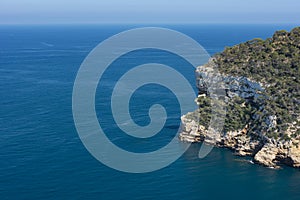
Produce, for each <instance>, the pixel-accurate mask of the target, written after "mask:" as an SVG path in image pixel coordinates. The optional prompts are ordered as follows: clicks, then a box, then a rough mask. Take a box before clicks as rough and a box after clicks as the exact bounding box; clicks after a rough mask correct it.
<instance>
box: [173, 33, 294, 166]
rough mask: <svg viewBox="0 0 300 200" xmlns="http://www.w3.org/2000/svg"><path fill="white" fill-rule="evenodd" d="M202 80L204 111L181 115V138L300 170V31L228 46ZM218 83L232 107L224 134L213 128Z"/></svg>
mask: <svg viewBox="0 0 300 200" xmlns="http://www.w3.org/2000/svg"><path fill="white" fill-rule="evenodd" d="M216 69H217V71H218V72H216ZM196 76H197V87H198V91H199V95H198V98H197V99H196V100H195V102H196V103H197V104H198V106H199V109H198V110H196V111H194V112H191V113H187V114H186V115H184V116H182V117H181V121H182V125H181V133H180V136H179V138H180V140H182V141H185V142H202V141H204V142H207V143H211V144H213V145H216V146H218V147H226V148H229V149H232V150H233V151H234V152H235V154H237V155H240V156H251V157H253V162H255V163H258V164H261V165H264V166H267V167H272V168H279V167H280V166H282V165H288V166H291V167H297V168H299V167H300V112H299V111H300V109H299V105H300V98H299V97H300V83H299V77H300V27H297V28H294V29H293V30H292V31H291V32H287V31H277V32H275V34H274V35H273V37H271V38H268V39H266V40H262V39H254V40H251V41H248V42H245V43H242V44H239V45H236V46H233V47H228V48H226V49H225V50H224V51H223V52H221V53H218V54H216V55H215V56H213V58H212V59H211V60H210V61H209V62H208V63H207V64H206V65H204V66H199V67H198V68H197V70H196ZM216 77H217V78H216ZM213 79H218V81H219V82H221V83H222V84H218V85H217V86H218V87H219V88H217V89H219V90H222V91H223V92H221V93H220V94H221V95H219V96H218V97H217V98H215V99H217V101H219V102H222V103H221V104H222V105H224V107H225V108H226V109H225V110H226V111H225V112H226V114H225V113H224V116H225V120H224V126H223V130H221V131H220V130H219V131H218V134H216V131H214V130H213V129H212V126H211V125H212V123H213V120H212V115H214V114H215V113H213V112H212V111H211V110H212V109H211V108H212V101H213V98H212V92H211V91H212V89H211V88H210V87H209V85H210V83H209V82H210V81H211V80H213ZM215 89H216V88H215Z"/></svg>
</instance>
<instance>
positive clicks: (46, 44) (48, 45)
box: [41, 42, 54, 47]
mask: <svg viewBox="0 0 300 200" xmlns="http://www.w3.org/2000/svg"><path fill="white" fill-rule="evenodd" d="M41 44H42V45H45V46H47V47H54V44H50V43H47V42H41Z"/></svg>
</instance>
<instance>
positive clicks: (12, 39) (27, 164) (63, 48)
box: [0, 25, 300, 199]
mask: <svg viewBox="0 0 300 200" xmlns="http://www.w3.org/2000/svg"><path fill="white" fill-rule="evenodd" d="M133 27H142V26H140V25H136V26H125V25H120V26H117V25H114V26H109V25H105V26H104V25H103V26H96V25H93V26H1V27H0V97H1V98H0V106H1V109H0V134H1V135H0V160H1V164H0V199H37V198H42V199H54V198H57V197H59V198H69V199H79V198H86V199H221V198H223V199H224V198H225V199H227V198H231V199H241V198H242V199H271V198H272V199H299V198H300V171H299V170H298V169H292V168H284V169H282V170H272V169H268V168H264V167H261V166H258V165H253V164H251V163H250V162H249V160H250V158H240V157H236V156H234V155H233V154H232V152H231V151H229V150H226V149H219V148H214V149H213V151H212V152H211V153H210V154H209V155H208V156H207V157H205V158H204V159H199V158H198V157H197V155H198V151H199V147H200V145H199V144H193V145H192V146H191V147H190V148H189V150H188V151H187V152H186V153H185V154H184V155H183V156H182V157H181V158H180V159H178V160H177V161H176V162H174V163H173V164H171V165H170V166H168V167H166V168H164V169H161V170H159V171H155V172H151V173H148V174H127V173H123V172H119V171H115V170H113V169H110V168H108V167H106V166H105V165H103V164H101V163H100V162H98V161H97V160H96V159H94V158H93V157H92V156H91V155H90V154H89V153H88V152H87V150H86V149H85V148H84V146H83V144H82V143H81V141H80V139H79V137H78V134H77V132H76V129H75V126H74V122H73V118H72V87H73V83H74V80H75V76H76V73H77V70H78V69H79V66H80V64H81V62H82V61H83V59H84V58H85V56H87V54H88V53H89V51H91V50H92V49H93V48H94V47H95V46H96V45H97V44H98V43H99V42H101V41H102V40H104V39H106V38H108V37H110V36H112V35H113V34H116V33H118V32H120V31H122V30H127V29H129V28H133ZM163 27H168V28H172V29H175V30H178V31H181V32H183V33H185V34H187V35H189V36H190V37H192V38H194V39H195V40H197V41H198V42H200V43H201V44H202V45H203V46H204V47H205V48H206V49H207V51H208V52H209V53H210V54H213V53H216V52H218V51H221V50H222V49H223V48H224V47H225V46H231V45H234V44H237V43H240V42H243V41H246V40H249V39H252V38H256V37H262V38H266V37H269V36H271V35H272V33H273V32H274V31H275V30H277V29H288V30H290V29H291V28H292V27H293V26H292V25H247V26H246V25H193V26H191V25H190V26H181V25H173V26H163ZM157 54H159V55H162V56H165V57H164V58H166V57H167V59H165V60H164V62H166V63H170V64H173V65H181V66H182V65H184V62H182V61H180V60H178V59H176V58H175V57H173V56H172V55H169V54H164V53H163V52H150V53H149V52H147V53H145V52H135V53H132V54H130V55H128V57H125V58H124V59H121V60H120V61H119V62H120V63H121V64H126V65H129V64H130V63H133V64H137V63H139V62H141V59H135V58H136V57H139V56H144V59H143V60H142V61H143V62H147V61H149V60H148V59H150V60H151V56H153V55H157ZM149 55H150V56H149ZM147 56H148V57H147ZM162 60H163V59H162ZM186 69H187V70H186V71H185V72H183V73H185V75H186V77H188V78H189V80H190V81H191V82H193V81H194V74H193V70H192V69H190V68H188V67H187V68H186ZM120 73H121V72H120V71H118V68H117V69H115V70H114V69H112V70H111V74H107V76H106V78H105V84H106V86H107V87H106V89H107V91H106V90H104V91H103V90H101V88H100V89H99V91H97V95H96V99H97V103H96V110H97V116H98V118H99V119H101V120H102V122H101V123H103V125H104V126H105V129H106V131H107V133H108V136H109V137H110V138H111V139H112V140H114V143H115V144H117V145H118V146H120V147H122V148H125V149H127V150H130V151H135V152H148V151H152V150H154V149H157V148H160V147H161V146H163V145H165V144H166V143H167V142H168V141H169V140H170V139H171V138H172V136H174V134H175V133H176V129H177V128H178V126H179V118H180V116H179V115H178V104H177V102H176V101H175V100H174V96H172V94H171V93H170V92H169V91H168V90H166V89H164V88H160V89H156V88H155V87H156V86H152V89H151V88H147V87H145V88H140V90H139V91H137V93H136V94H135V95H134V97H133V99H134V101H133V102H132V103H131V105H130V106H131V109H132V110H133V111H134V112H133V113H134V114H133V118H134V119H135V120H136V122H137V123H138V124H140V125H146V124H147V123H149V118H147V115H146V114H147V109H146V108H147V105H151V104H153V103H158V102H160V103H163V104H165V105H166V107H167V110H168V113H169V120H168V121H167V124H166V127H165V128H164V129H163V131H162V132H161V133H160V134H159V135H158V136H157V137H155V138H152V140H147V141H144V142H141V141H139V140H135V139H132V138H129V137H128V136H126V135H124V134H122V132H120V131H119V130H118V129H117V127H116V126H114V125H112V124H111V122H110V121H109V120H110V119H111V113H110V110H109V109H104V110H101V108H102V107H101V105H102V104H103V103H105V102H102V101H104V100H105V97H103V94H106V93H107V92H109V90H108V89H109V88H110V87H111V86H112V82H113V80H114V79H115V78H116V77H117V76H119V75H120ZM149 87H151V86H149ZM151 91H155V92H154V93H153V92H151ZM157 92H158V93H159V92H160V93H159V95H158V94H157ZM164 95H165V96H164ZM162 97H163V98H162ZM103 98H104V100H103ZM100 111H101V112H100ZM174 131H175V132H174ZM141 143H142V145H140V144H141Z"/></svg>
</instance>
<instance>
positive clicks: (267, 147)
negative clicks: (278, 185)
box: [179, 113, 300, 168]
mask: <svg viewBox="0 0 300 200" xmlns="http://www.w3.org/2000/svg"><path fill="white" fill-rule="evenodd" d="M189 114H192V113H188V114H187V115H183V116H182V117H181V122H182V124H181V133H180V135H179V139H180V140H181V141H184V142H190V143H195V142H206V143H209V144H213V145H215V146H218V147H224V148H228V149H231V150H233V151H234V152H235V154H236V155H239V156H250V157H253V161H254V163H257V164H261V165H263V166H266V167H271V168H280V166H282V165H288V166H291V167H296V168H300V148H299V147H298V146H296V145H293V143H295V142H296V141H292V140H291V141H276V140H274V139H268V138H261V137H259V136H256V137H255V136H249V135H247V132H246V130H247V127H245V128H244V129H242V130H238V131H231V132H227V133H226V134H224V135H221V134H219V135H217V137H216V134H213V137H212V136H211V134H210V132H209V131H208V130H207V129H206V128H205V127H204V126H201V125H198V123H197V122H196V121H194V120H193V119H190V118H189V117H188V115H189ZM212 138H213V139H212Z"/></svg>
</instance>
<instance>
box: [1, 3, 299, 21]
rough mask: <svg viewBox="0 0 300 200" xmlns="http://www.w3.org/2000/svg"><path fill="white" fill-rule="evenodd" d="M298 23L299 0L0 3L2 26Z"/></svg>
mask: <svg viewBox="0 0 300 200" xmlns="http://www.w3.org/2000/svg"><path fill="white" fill-rule="evenodd" d="M299 22H300V1H299V0H265V1H264V0H248V1H246V0H205V1H202V0H150V1H149V0H105V1H104V0H0V23H1V24H4V23H5V24H10V23H18V24H20V23H21V24H26V23H38V24H41V23H296V24H298V23H299Z"/></svg>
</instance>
